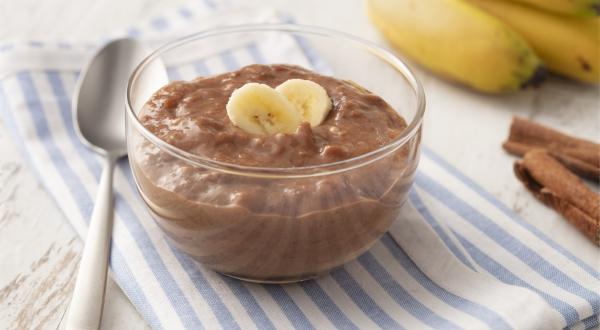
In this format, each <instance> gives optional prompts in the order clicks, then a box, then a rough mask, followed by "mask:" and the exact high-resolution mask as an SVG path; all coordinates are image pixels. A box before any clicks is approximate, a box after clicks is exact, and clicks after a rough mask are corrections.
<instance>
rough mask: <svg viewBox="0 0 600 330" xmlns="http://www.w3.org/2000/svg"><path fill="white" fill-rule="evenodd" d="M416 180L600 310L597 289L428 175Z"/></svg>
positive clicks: (569, 290) (527, 263)
mask: <svg viewBox="0 0 600 330" xmlns="http://www.w3.org/2000/svg"><path fill="white" fill-rule="evenodd" d="M416 183H417V185H419V186H420V187H422V188H423V189H424V190H426V191H427V192H428V193H429V194H430V195H432V196H434V197H435V198H436V199H437V200H439V201H440V202H442V203H443V204H445V205H446V206H447V207H448V208H449V209H451V210H452V211H453V212H455V213H456V214H457V215H459V216H461V217H462V218H464V219H465V220H467V221H468V222H469V223H471V224H472V225H473V226H475V227H476V228H478V229H479V230H480V231H481V232H482V233H483V234H485V235H486V236H488V237H489V238H491V239H492V240H493V241H495V242H496V243H498V245H499V246H501V247H502V248H504V249H505V250H506V251H508V252H510V253H511V254H512V255H514V256H515V257H517V258H518V259H519V260H521V261H522V262H523V263H525V264H526V265H527V266H529V268H530V269H532V270H533V271H535V272H536V273H538V274H539V275H541V276H542V277H544V278H545V279H547V280H548V281H550V282H552V283H554V284H555V285H556V286H558V287H559V288H562V289H564V290H566V291H568V292H571V293H573V294H575V295H577V296H579V297H581V298H583V299H585V300H586V301H588V302H589V304H590V306H591V307H592V310H593V311H594V313H595V314H597V313H598V311H599V309H600V295H599V294H598V293H596V292H593V291H591V290H589V289H587V288H585V287H583V286H582V285H581V284H579V283H577V282H576V281H574V280H573V279H572V278H571V277H569V276H568V275H567V274H565V273H564V272H562V271H561V270H560V269H558V268H557V267H556V266H554V265H553V264H551V263H550V262H548V261H547V260H546V259H544V258H543V257H542V256H540V255H539V254H538V253H537V252H535V251H534V250H532V249H531V248H530V247H529V246H527V245H526V244H524V243H523V242H521V241H519V240H518V239H517V238H516V237H514V236H512V235H511V234H510V233H508V232H507V231H506V230H505V229H504V228H502V227H500V226H499V225H498V224H496V223H494V222H493V221H492V220H491V219H489V218H488V217H487V216H485V215H484V214H482V213H481V212H479V211H478V210H476V209H475V208H473V207H472V206H471V205H469V204H467V203H466V202H464V201H463V200H461V199H460V198H459V197H457V196H455V195H454V194H452V193H451V192H450V191H448V190H447V189H446V188H445V187H444V186H442V185H441V184H439V183H437V182H435V181H434V180H433V179H431V178H430V177H429V176H427V175H426V174H423V173H422V172H418V173H417V175H416Z"/></svg>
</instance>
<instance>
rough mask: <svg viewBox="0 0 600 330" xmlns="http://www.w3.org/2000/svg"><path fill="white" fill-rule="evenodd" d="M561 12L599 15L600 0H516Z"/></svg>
mask: <svg viewBox="0 0 600 330" xmlns="http://www.w3.org/2000/svg"><path fill="white" fill-rule="evenodd" d="M515 1H517V2H522V3H527V4H530V5H532V6H534V7H538V8H541V9H546V10H550V11H553V12H556V13H560V14H568V15H575V16H598V15H599V14H600V0H515Z"/></svg>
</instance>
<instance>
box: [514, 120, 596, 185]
mask: <svg viewBox="0 0 600 330" xmlns="http://www.w3.org/2000/svg"><path fill="white" fill-rule="evenodd" d="M502 147H503V148H504V149H505V150H506V151H508V152H509V153H511V154H514V155H517V156H523V155H524V154H525V153H527V152H528V151H530V150H533V149H537V148H544V149H546V150H548V152H549V153H550V154H551V155H552V156H554V157H555V158H556V159H558V160H559V161H560V162H561V163H563V165H565V166H566V167H567V168H569V169H570V170H571V171H573V172H575V173H576V174H578V175H580V176H582V177H584V178H587V179H590V180H593V181H595V182H600V144H598V143H594V142H592V141H588V140H584V139H580V138H576V137H572V136H569V135H566V134H564V133H561V132H559V131H556V130H554V129H551V128H548V127H545V126H542V125H540V124H538V123H535V122H533V121H530V120H527V119H524V118H520V117H514V118H513V122H512V124H511V126H510V135H509V137H508V140H507V141H506V142H504V144H503V145H502Z"/></svg>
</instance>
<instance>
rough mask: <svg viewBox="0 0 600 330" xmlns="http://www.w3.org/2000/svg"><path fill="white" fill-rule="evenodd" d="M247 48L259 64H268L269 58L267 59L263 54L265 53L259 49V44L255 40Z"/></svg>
mask: <svg viewBox="0 0 600 330" xmlns="http://www.w3.org/2000/svg"><path fill="white" fill-rule="evenodd" d="M246 48H247V49H248V52H249V53H250V56H252V59H253V60H254V61H255V62H256V63H258V64H267V60H266V59H265V57H264V56H263V54H262V53H261V52H260V50H259V49H258V45H257V44H256V43H255V42H253V43H251V44H249V45H248V46H247V47H246Z"/></svg>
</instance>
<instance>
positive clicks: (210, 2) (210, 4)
mask: <svg viewBox="0 0 600 330" xmlns="http://www.w3.org/2000/svg"><path fill="white" fill-rule="evenodd" d="M200 1H202V3H204V4H205V5H207V6H208V7H209V8H212V9H214V8H216V7H217V4H216V3H215V2H214V1H213V0H200Z"/></svg>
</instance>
